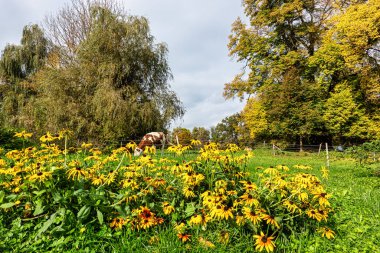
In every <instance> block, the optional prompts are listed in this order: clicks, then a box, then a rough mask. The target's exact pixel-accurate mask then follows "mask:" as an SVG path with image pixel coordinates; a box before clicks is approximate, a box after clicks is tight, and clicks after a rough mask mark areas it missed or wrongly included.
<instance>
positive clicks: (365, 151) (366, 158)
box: [347, 140, 380, 165]
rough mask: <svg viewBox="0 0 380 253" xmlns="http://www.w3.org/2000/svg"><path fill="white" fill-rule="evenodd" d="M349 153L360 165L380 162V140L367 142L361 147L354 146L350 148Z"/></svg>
mask: <svg viewBox="0 0 380 253" xmlns="http://www.w3.org/2000/svg"><path fill="white" fill-rule="evenodd" d="M347 152H348V153H349V154H350V156H351V157H352V158H354V159H355V160H356V161H357V162H358V163H359V165H364V164H371V163H374V162H379V161H380V158H379V153H380V140H375V141H371V142H365V143H363V145H361V146H353V147H351V148H348V149H347Z"/></svg>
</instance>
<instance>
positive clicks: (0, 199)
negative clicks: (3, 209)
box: [0, 191, 5, 203]
mask: <svg viewBox="0 0 380 253" xmlns="http://www.w3.org/2000/svg"><path fill="white" fill-rule="evenodd" d="M4 197H5V192H4V191H0V203H3V200H4Z"/></svg>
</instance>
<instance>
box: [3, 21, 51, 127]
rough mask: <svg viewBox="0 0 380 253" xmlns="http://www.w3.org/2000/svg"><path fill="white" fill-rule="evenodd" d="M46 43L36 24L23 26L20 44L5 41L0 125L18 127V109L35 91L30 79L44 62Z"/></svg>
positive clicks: (47, 46) (47, 48) (19, 122)
mask: <svg viewBox="0 0 380 253" xmlns="http://www.w3.org/2000/svg"><path fill="white" fill-rule="evenodd" d="M48 50H49V43H48V41H47V39H46V37H45V36H44V33H43V31H42V29H41V28H40V27H39V26H38V25H28V26H25V27H24V29H23V32H22V38H21V45H9V44H8V45H7V46H6V47H5V48H4V50H3V52H2V55H1V58H0V85H1V86H2V87H1V89H2V92H1V96H0V107H1V113H0V115H1V116H0V117H2V118H3V121H2V122H1V123H2V124H1V123H0V125H2V126H3V127H4V126H5V127H11V126H15V127H20V126H22V122H21V119H20V113H21V112H22V111H23V107H24V105H25V104H26V103H27V102H28V101H29V100H30V99H31V97H32V96H33V95H35V94H36V87H35V86H34V85H33V83H31V81H30V79H31V76H33V75H34V74H35V73H36V72H37V71H39V70H40V69H41V68H42V67H43V66H44V64H45V61H46V58H47V55H48Z"/></svg>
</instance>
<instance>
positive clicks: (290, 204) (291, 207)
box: [283, 199, 301, 213]
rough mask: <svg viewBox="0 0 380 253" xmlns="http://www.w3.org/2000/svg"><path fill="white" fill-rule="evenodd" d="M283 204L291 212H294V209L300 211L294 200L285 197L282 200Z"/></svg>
mask: <svg viewBox="0 0 380 253" xmlns="http://www.w3.org/2000/svg"><path fill="white" fill-rule="evenodd" d="M283 205H284V206H285V207H286V208H287V209H288V210H289V211H290V212H292V213H295V212H296V211H299V212H301V209H300V208H299V207H298V206H297V204H296V203H295V202H294V201H291V200H289V199H286V200H285V201H284V202H283Z"/></svg>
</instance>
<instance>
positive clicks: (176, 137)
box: [175, 135, 179, 146]
mask: <svg viewBox="0 0 380 253" xmlns="http://www.w3.org/2000/svg"><path fill="white" fill-rule="evenodd" d="M175 139H176V141H177V146H179V141H178V135H176V136H175Z"/></svg>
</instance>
